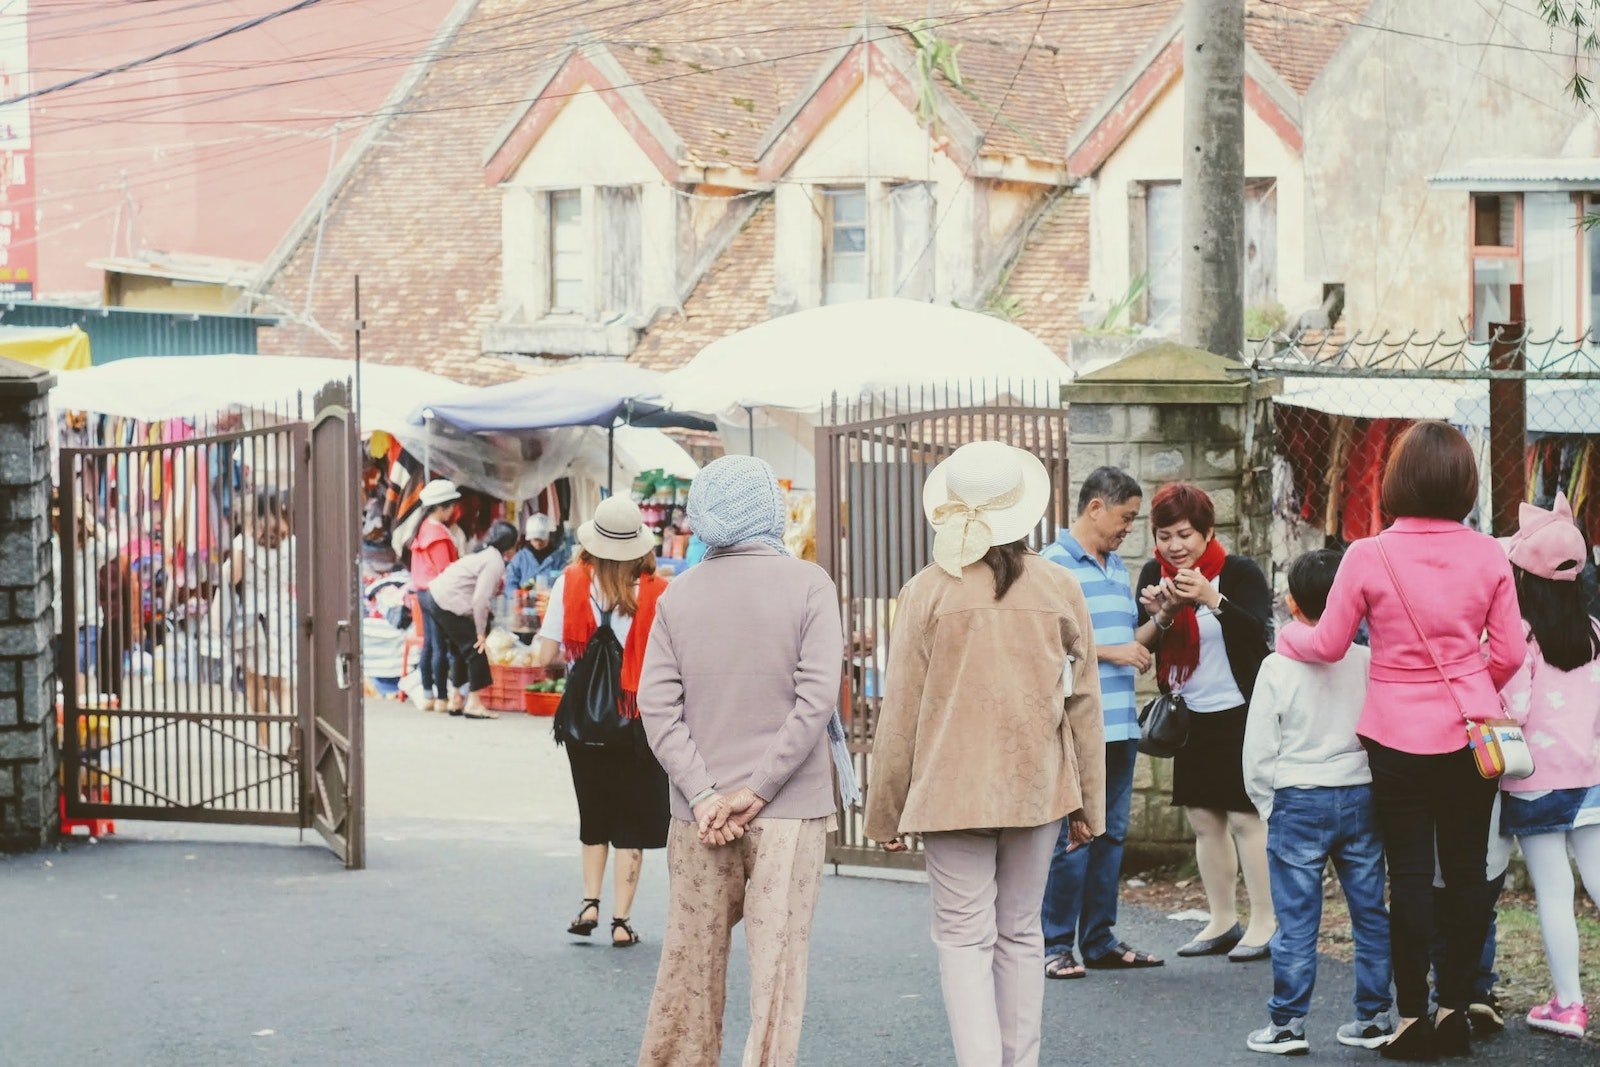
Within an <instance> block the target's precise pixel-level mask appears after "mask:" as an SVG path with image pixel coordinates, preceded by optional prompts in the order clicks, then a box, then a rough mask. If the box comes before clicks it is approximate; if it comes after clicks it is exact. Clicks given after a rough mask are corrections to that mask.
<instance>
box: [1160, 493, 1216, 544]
mask: <svg viewBox="0 0 1600 1067" xmlns="http://www.w3.org/2000/svg"><path fill="white" fill-rule="evenodd" d="M1180 522H1187V523H1188V524H1189V525H1190V526H1193V527H1194V528H1195V530H1196V531H1198V532H1199V533H1202V534H1209V533H1210V532H1211V531H1212V530H1215V529H1216V528H1217V508H1216V505H1214V504H1212V503H1211V497H1210V496H1209V495H1208V494H1207V493H1206V491H1205V490H1204V489H1202V488H1200V487H1199V486H1198V485H1190V484H1189V483H1188V482H1170V483H1168V484H1166V485H1163V486H1162V487H1161V488H1160V489H1158V490H1156V495H1155V499H1153V500H1152V501H1151V502H1150V528H1151V529H1152V530H1159V529H1161V528H1163V527H1166V526H1176V525H1178V523H1180Z"/></svg>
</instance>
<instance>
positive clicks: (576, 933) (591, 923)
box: [567, 897, 600, 937]
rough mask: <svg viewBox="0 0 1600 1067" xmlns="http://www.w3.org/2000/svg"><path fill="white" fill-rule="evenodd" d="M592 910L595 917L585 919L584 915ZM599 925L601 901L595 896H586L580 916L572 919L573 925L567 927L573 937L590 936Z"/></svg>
mask: <svg viewBox="0 0 1600 1067" xmlns="http://www.w3.org/2000/svg"><path fill="white" fill-rule="evenodd" d="M591 910H592V911H593V912H594V918H592V919H585V918H584V916H585V915H587V914H588V913H589V912H590V911H591ZM599 926H600V901H599V900H597V899H595V898H593V897H584V898H583V908H582V909H581V910H579V912H578V917H577V918H576V919H574V920H572V925H571V926H569V927H567V933H569V934H571V935H572V936H573V937H588V936H589V935H590V934H592V933H594V932H595V930H596V929H598V928H599Z"/></svg>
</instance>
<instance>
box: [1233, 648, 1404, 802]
mask: <svg viewBox="0 0 1600 1067" xmlns="http://www.w3.org/2000/svg"><path fill="white" fill-rule="evenodd" d="M1371 663H1372V653H1371V652H1370V651H1368V650H1367V649H1366V648H1363V647H1362V646H1360V645H1355V646H1352V647H1351V649H1350V651H1349V652H1347V653H1345V657H1344V659H1342V660H1340V661H1339V662H1338V663H1300V662H1297V661H1295V660H1292V659H1287V658H1285V657H1284V656H1280V655H1277V654H1273V655H1271V656H1268V657H1267V658H1266V661H1265V662H1264V663H1262V664H1261V673H1260V674H1259V675H1257V676H1256V688H1255V693H1254V695H1253V696H1252V697H1251V700H1250V716H1249V719H1248V720H1247V724H1246V726H1245V731H1244V788H1245V792H1246V793H1248V794H1249V795H1250V801H1251V803H1253V804H1255V806H1256V810H1257V811H1259V812H1260V813H1261V817H1262V818H1263V819H1266V818H1270V817H1271V815H1272V795H1273V793H1274V792H1275V791H1276V790H1279V789H1301V788H1310V787H1319V786H1320V787H1329V786H1348V785H1365V784H1367V783H1369V782H1371V781H1372V772H1371V770H1369V769H1368V767H1367V753H1366V750H1365V749H1363V748H1362V747H1361V741H1360V740H1359V739H1358V738H1357V737H1356V723H1357V722H1358V721H1359V720H1360V718H1361V707H1362V704H1363V703H1364V702H1365V700H1366V696H1367V671H1368V668H1369V667H1370V666H1371Z"/></svg>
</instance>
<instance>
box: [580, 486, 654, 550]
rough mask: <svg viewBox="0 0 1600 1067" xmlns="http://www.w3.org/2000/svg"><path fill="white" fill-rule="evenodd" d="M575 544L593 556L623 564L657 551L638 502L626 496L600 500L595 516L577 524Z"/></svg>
mask: <svg viewBox="0 0 1600 1067" xmlns="http://www.w3.org/2000/svg"><path fill="white" fill-rule="evenodd" d="M578 543H579V544H580V545H582V546H583V549H584V551H585V552H587V553H589V555H591V556H594V557H595V558H596V559H610V560H616V561H617V562H619V563H625V562H627V561H628V560H631V559H638V558H639V557H640V556H648V555H650V554H651V553H652V552H654V551H655V550H656V535H655V534H654V533H653V532H651V530H650V527H648V526H646V525H645V524H644V516H643V515H641V514H640V513H639V505H638V504H635V503H634V502H633V501H631V500H629V499H628V498H626V497H620V496H612V497H607V498H606V499H604V500H602V501H600V506H599V507H597V508H595V509H594V518H593V519H591V520H590V521H588V522H586V523H584V524H583V525H582V526H580V527H578Z"/></svg>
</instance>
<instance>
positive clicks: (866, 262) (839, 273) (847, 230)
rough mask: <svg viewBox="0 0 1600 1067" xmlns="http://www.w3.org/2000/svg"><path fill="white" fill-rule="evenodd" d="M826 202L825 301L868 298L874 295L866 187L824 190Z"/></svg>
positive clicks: (840, 187) (830, 302) (840, 301)
mask: <svg viewBox="0 0 1600 1067" xmlns="http://www.w3.org/2000/svg"><path fill="white" fill-rule="evenodd" d="M822 202H823V204H824V206H825V209H826V210H825V219H826V223H825V225H826V230H825V241H826V244H825V246H824V248H823V256H822V302H823V303H824V304H844V303H848V302H849V301H852V300H865V299H866V298H867V297H869V296H871V295H872V284H871V274H872V269H871V267H872V260H871V258H870V257H871V241H870V240H869V238H868V226H867V189H866V186H864V185H850V186H838V187H835V188H829V189H824V190H823V191H822Z"/></svg>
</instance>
